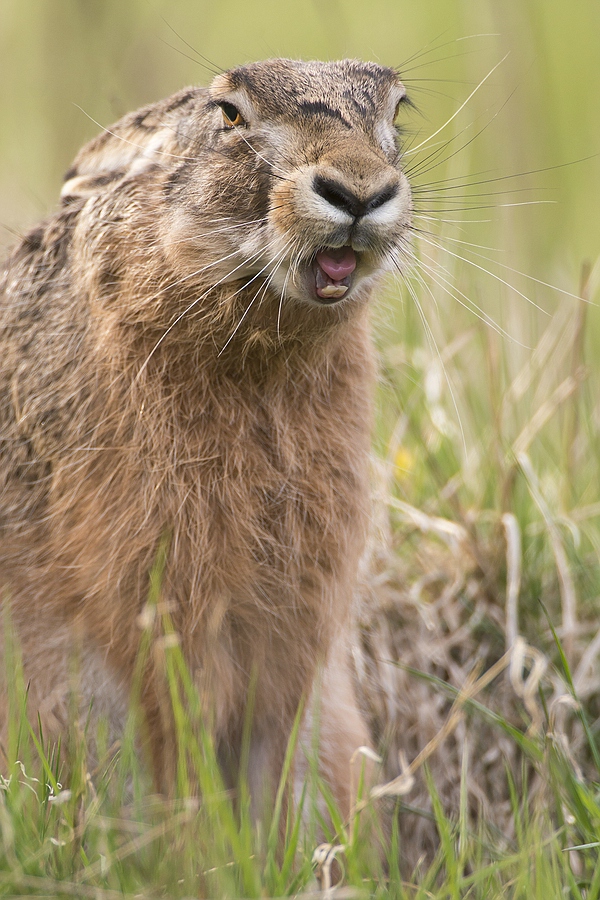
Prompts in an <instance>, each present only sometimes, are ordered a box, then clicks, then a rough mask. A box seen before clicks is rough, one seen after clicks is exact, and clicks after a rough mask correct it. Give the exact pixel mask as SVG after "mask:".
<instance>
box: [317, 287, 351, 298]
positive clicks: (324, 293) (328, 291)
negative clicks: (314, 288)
mask: <svg viewBox="0 0 600 900" xmlns="http://www.w3.org/2000/svg"><path fill="white" fill-rule="evenodd" d="M347 291H348V288H347V287H346V286H345V285H343V284H326V285H324V287H322V288H320V289H319V294H320V295H321V297H336V298H338V299H339V298H340V297H343V296H344V294H345V293H347Z"/></svg>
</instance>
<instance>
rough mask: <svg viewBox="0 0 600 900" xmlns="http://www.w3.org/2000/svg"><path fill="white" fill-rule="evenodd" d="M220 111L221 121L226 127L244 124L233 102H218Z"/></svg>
mask: <svg viewBox="0 0 600 900" xmlns="http://www.w3.org/2000/svg"><path fill="white" fill-rule="evenodd" d="M219 106H220V107H221V112H222V113H223V121H224V122H225V126H226V127H227V128H234V127H235V126H236V125H245V124H246V123H245V122H244V119H243V117H242V114H241V113H240V111H239V109H238V108H237V106H234V105H233V103H220V104H219Z"/></svg>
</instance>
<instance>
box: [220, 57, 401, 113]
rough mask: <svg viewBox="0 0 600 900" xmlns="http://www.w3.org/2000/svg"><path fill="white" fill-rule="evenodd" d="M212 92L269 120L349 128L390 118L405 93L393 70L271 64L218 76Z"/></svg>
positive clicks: (351, 63)
mask: <svg viewBox="0 0 600 900" xmlns="http://www.w3.org/2000/svg"><path fill="white" fill-rule="evenodd" d="M211 93H212V95H213V97H215V99H219V97H225V96H233V95H235V96H236V97H237V98H238V99H244V100H245V101H246V102H247V103H249V104H251V106H252V107H253V109H254V110H255V112H256V113H257V114H258V115H259V116H261V117H265V118H267V119H278V118H279V119H281V118H283V119H289V118H291V119H292V120H293V119H296V118H297V117H298V116H301V117H304V116H317V117H320V118H327V119H337V120H341V121H345V122H347V123H348V124H350V123H352V122H354V121H356V120H357V119H360V120H361V121H362V122H363V123H365V122H367V121H369V120H371V121H373V122H375V121H376V120H377V119H378V118H380V117H381V116H382V115H384V116H387V115H388V114H389V110H388V107H389V106H391V108H392V109H393V108H394V106H395V105H396V103H397V102H398V100H399V99H401V97H402V96H403V95H404V88H403V86H402V84H401V82H400V79H399V78H398V75H397V74H396V72H395V71H394V70H393V69H388V68H385V67H383V66H378V65H376V64H375V63H362V62H359V61H357V60H342V61H340V62H330V63H326V62H324V63H323V62H308V63H303V62H296V61H294V60H267V61H266V62H263V63H253V64H251V65H248V66H241V67H240V68H238V69H232V70H231V71H230V72H225V73H224V74H223V75H219V76H218V77H217V78H216V79H215V81H214V82H213V85H212V88H211Z"/></svg>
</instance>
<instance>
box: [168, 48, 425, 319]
mask: <svg viewBox="0 0 600 900" xmlns="http://www.w3.org/2000/svg"><path fill="white" fill-rule="evenodd" d="M404 98H405V91H404V88H403V86H402V84H401V82H400V80H399V78H398V75H397V73H396V72H395V71H394V70H393V69H389V68H384V67H382V66H379V65H375V64H374V63H363V62H359V61H355V60H343V61H341V62H306V63H305V62H296V61H292V60H285V59H280V60H267V61H266V62H260V63H254V64H251V65H247V66H242V67H240V68H237V69H233V70H231V71H229V72H225V73H224V74H222V75H218V76H217V77H216V78H215V79H214V81H213V83H212V85H211V87H210V89H209V92H208V96H207V97H206V98H205V100H204V104H203V110H202V116H203V119H204V123H205V128H203V129H202V139H201V142H198V144H197V146H195V147H194V148H193V152H192V153H190V154H189V155H190V156H191V157H194V159H195V162H192V163H189V164H186V165H184V166H183V167H182V170H181V173H180V176H179V178H178V180H177V186H176V188H175V193H176V194H177V195H178V197H179V198H180V199H181V198H182V197H183V194H184V193H185V199H186V203H185V204H180V205H179V216H177V215H176V216H175V219H174V223H173V224H175V222H177V224H176V226H175V227H174V229H173V232H172V234H173V247H174V248H177V252H180V253H183V251H184V246H185V245H186V244H187V246H185V251H186V256H187V259H188V264H189V265H191V266H194V264H195V262H194V254H193V252H192V253H191V254H190V253H189V251H193V247H194V242H195V241H194V230H196V231H198V227H199V231H200V232H201V233H202V234H203V236H204V237H203V240H202V241H201V242H200V241H199V242H198V249H200V244H202V246H203V248H204V250H205V249H206V247H205V245H206V235H207V234H208V233H209V232H210V231H211V229H212V230H213V234H214V250H213V256H214V254H215V253H216V252H217V251H218V259H217V258H215V259H214V263H213V267H212V276H213V277H214V283H216V282H217V281H219V280H220V281H221V282H225V281H236V282H237V281H238V280H245V281H246V282H248V280H249V279H254V281H255V283H256V284H257V285H258V284H261V285H264V282H265V280H266V281H268V283H269V285H270V286H271V287H272V292H273V293H274V294H275V295H276V296H277V297H288V298H295V299H296V300H298V301H304V302H306V301H308V302H309V303H312V304H318V305H320V306H327V305H334V304H338V303H340V302H341V301H348V302H352V301H353V300H356V299H358V298H360V296H361V295H364V293H365V292H364V288H365V287H368V286H369V284H370V282H371V280H372V278H373V276H375V275H378V274H380V273H381V272H382V271H384V270H386V269H390V268H392V267H397V266H399V265H400V263H401V257H402V255H403V251H404V250H405V249H406V247H407V243H408V230H409V225H410V216H411V199H410V190H409V186H408V182H407V179H406V177H405V176H404V174H403V173H402V171H401V168H400V153H399V147H398V135H397V130H396V128H395V125H394V120H395V117H396V114H397V111H398V106H399V104H400V103H401V102H402V100H403V99H404ZM189 134H190V138H191V137H192V134H193V131H192V127H191V123H190V132H189ZM199 222H200V226H199V224H198V223H199ZM186 236H187V238H186Z"/></svg>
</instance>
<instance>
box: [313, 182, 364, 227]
mask: <svg viewBox="0 0 600 900" xmlns="http://www.w3.org/2000/svg"><path fill="white" fill-rule="evenodd" d="M313 190H314V191H315V193H316V194H318V195H319V196H320V197H323V199H324V200H327V202H328V203H330V204H331V206H335V207H336V209H341V210H343V212H347V213H348V214H349V215H351V216H352V217H353V218H354V219H356V218H358V217H359V216H363V215H364V214H365V212H366V206H365V204H364V203H363V201H362V200H360V198H359V197H357V196H356V194H353V193H352V191H349V190H348V188H346V187H344V185H343V184H340V182H339V181H335V180H334V179H333V178H325V177H324V176H323V175H315V178H314V181H313Z"/></svg>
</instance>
